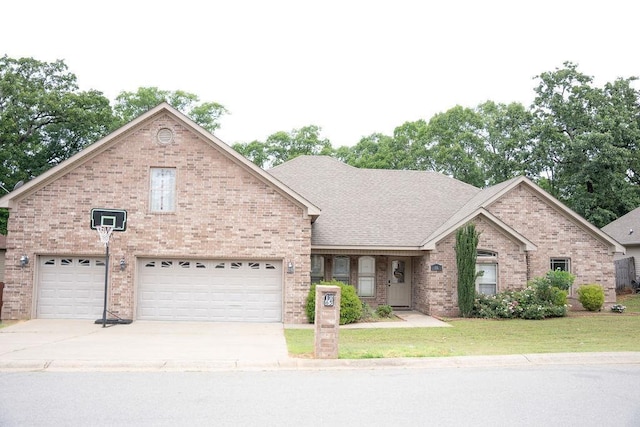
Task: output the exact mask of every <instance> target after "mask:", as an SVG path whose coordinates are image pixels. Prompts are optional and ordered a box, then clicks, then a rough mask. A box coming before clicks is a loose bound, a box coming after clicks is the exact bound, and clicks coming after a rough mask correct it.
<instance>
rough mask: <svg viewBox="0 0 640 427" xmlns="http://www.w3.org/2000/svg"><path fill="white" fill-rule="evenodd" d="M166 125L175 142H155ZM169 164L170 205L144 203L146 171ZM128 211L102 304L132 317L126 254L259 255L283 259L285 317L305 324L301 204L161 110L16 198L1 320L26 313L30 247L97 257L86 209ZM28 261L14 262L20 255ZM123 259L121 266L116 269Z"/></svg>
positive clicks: (131, 274) (305, 227)
mask: <svg viewBox="0 0 640 427" xmlns="http://www.w3.org/2000/svg"><path fill="white" fill-rule="evenodd" d="M163 127H169V128H170V129H172V130H173V131H174V134H175V142H174V143H173V144H170V145H160V144H158V143H156V142H155V135H156V132H157V130H158V129H160V128H163ZM152 167H175V168H176V187H177V197H176V211H175V212H173V213H160V214H159V213H151V212H150V211H149V180H150V178H149V170H150V168H152ZM94 207H106V208H118V209H127V211H128V224H127V231H126V232H124V233H114V235H113V237H112V242H111V245H110V249H111V254H112V265H113V270H112V272H111V286H112V290H111V295H110V307H111V309H112V311H114V312H115V313H117V314H118V315H120V316H123V317H133V318H135V312H134V311H135V267H134V266H135V265H136V263H135V257H142V256H144V257H155V256H163V257H171V256H176V257H193V258H198V257H200V258H245V259H252V258H262V259H273V260H282V261H283V263H284V264H285V265H286V262H287V261H288V260H291V261H293V262H294V264H295V273H294V274H284V276H283V281H284V289H283V294H284V305H283V316H284V319H283V320H284V321H285V322H291V323H296V322H304V321H305V314H304V306H303V305H304V300H305V297H306V295H307V292H308V289H309V282H310V279H309V271H310V251H311V248H310V242H311V223H310V219H309V218H308V217H306V216H305V215H304V212H303V209H302V208H301V207H300V206H298V205H296V204H295V203H293V202H292V201H291V200H290V199H288V198H286V197H284V196H283V195H282V194H280V193H279V192H278V191H276V190H275V189H274V188H272V187H270V186H269V185H268V184H266V183H265V182H263V181H262V180H261V179H259V178H258V177H256V176H255V175H253V174H251V173H249V172H248V171H247V170H246V169H245V168H243V167H241V166H240V165H238V164H237V163H236V162H235V161H234V160H231V159H230V158H228V157H227V156H225V155H224V154H222V153H221V152H219V151H218V150H216V149H215V148H213V147H212V146H211V145H209V144H208V143H207V142H205V141H203V140H202V139H200V138H199V137H198V136H197V135H196V134H193V133H192V132H190V131H189V129H187V128H185V127H183V126H181V124H180V123H179V122H177V121H175V120H173V118H172V117H171V116H169V115H161V116H159V117H155V118H153V119H150V120H149V121H147V122H145V123H142V124H141V125H140V126H139V127H138V128H136V129H135V130H133V131H132V132H130V133H128V134H127V135H125V136H122V137H120V139H119V140H118V141H117V142H116V143H115V144H113V145H110V146H109V148H108V149H107V150H106V151H104V152H102V153H100V154H99V155H97V156H95V157H94V158H92V159H89V160H88V161H85V162H84V164H82V165H80V166H79V167H77V168H76V169H74V170H72V171H71V172H69V173H67V174H66V175H64V176H62V177H61V178H60V179H57V180H56V181H54V182H51V183H49V184H47V185H46V186H44V187H42V188H40V189H39V190H37V191H36V192H35V193H33V194H30V195H28V196H27V197H26V198H24V199H23V200H21V201H20V202H19V203H18V204H17V206H16V208H15V209H13V210H12V211H11V216H10V219H9V235H8V242H7V246H8V247H7V260H8V263H7V269H6V277H5V279H6V280H5V281H6V283H7V289H6V290H5V305H4V309H3V311H2V315H3V318H6V319H25V318H30V317H32V316H33V315H34V313H32V305H33V294H34V285H33V284H34V281H35V280H36V271H35V266H36V265H37V262H36V256H37V255H39V254H40V255H44V254H46V255H102V254H104V246H103V245H101V244H100V243H99V240H98V236H97V233H96V232H95V231H93V230H90V229H89V213H90V210H91V208H94ZM22 254H27V255H29V257H30V258H31V259H32V262H31V263H30V265H29V266H28V267H27V268H19V267H17V264H18V262H17V259H19V257H20V255H22ZM121 257H124V258H125V260H126V262H127V263H128V265H129V266H131V267H130V268H127V269H126V270H125V271H124V272H121V271H120V270H119V268H118V266H117V264H118V263H117V261H118V260H119V259H120V258H121Z"/></svg>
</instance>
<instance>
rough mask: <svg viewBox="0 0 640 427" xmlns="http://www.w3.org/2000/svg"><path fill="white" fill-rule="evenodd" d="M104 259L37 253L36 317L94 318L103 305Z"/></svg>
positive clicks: (99, 314)
mask: <svg viewBox="0 0 640 427" xmlns="http://www.w3.org/2000/svg"><path fill="white" fill-rule="evenodd" d="M104 272H105V264H104V260H100V259H97V258H91V257H54V256H40V257H39V263H38V285H37V295H36V298H37V301H36V317H39V318H58V319H96V318H98V317H100V316H101V315H102V310H103V304H104Z"/></svg>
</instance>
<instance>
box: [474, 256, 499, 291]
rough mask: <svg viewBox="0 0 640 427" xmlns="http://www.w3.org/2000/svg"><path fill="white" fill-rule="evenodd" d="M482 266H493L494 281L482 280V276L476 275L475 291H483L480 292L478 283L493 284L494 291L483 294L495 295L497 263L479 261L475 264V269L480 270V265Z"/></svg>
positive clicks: (496, 289) (496, 288)
mask: <svg viewBox="0 0 640 427" xmlns="http://www.w3.org/2000/svg"><path fill="white" fill-rule="evenodd" d="M482 266H493V268H494V269H495V272H496V274H495V281H492V282H486V283H485V282H483V280H482V278H483V276H478V277H477V278H476V292H477V293H483V294H485V293H484V292H480V285H494V292H493V293H492V294H485V295H495V294H497V293H498V263H497V262H481V263H477V264H476V271H480V267H482Z"/></svg>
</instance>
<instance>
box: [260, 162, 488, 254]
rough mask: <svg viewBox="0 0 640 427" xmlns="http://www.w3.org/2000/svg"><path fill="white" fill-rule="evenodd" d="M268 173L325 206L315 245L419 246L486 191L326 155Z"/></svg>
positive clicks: (314, 236) (315, 231)
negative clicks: (352, 163) (356, 165)
mask: <svg viewBox="0 0 640 427" xmlns="http://www.w3.org/2000/svg"><path fill="white" fill-rule="evenodd" d="M268 172H269V173H270V174H272V175H273V176H274V177H275V178H277V179H278V180H280V181H281V182H282V183H284V184H285V185H287V186H288V187H290V188H291V189H292V190H294V191H295V192H297V193H299V194H301V195H303V196H304V197H305V198H306V199H307V200H309V201H310V202H311V203H313V204H314V205H316V206H318V207H319V208H320V209H321V214H320V217H319V218H318V219H317V220H316V222H315V223H314V225H313V233H312V242H311V243H312V245H314V246H358V247H398V248H400V247H404V248H417V247H419V246H420V244H421V243H422V242H423V241H424V240H425V239H426V238H427V237H429V236H430V235H431V234H432V233H433V232H434V231H436V230H437V229H438V228H439V227H440V226H441V225H443V224H444V223H445V222H447V220H448V219H450V218H451V217H452V216H454V215H455V214H456V212H458V211H459V210H460V209H461V208H462V207H463V206H465V205H466V204H467V203H468V202H469V201H470V200H471V199H472V198H473V197H474V196H475V195H477V194H478V193H480V192H481V190H480V189H479V188H476V187H473V186H471V185H469V184H465V183H463V182H461V181H458V180H455V179H453V178H450V177H447V176H445V175H442V174H439V173H436V172H425V171H406V170H385V169H358V168H354V167H352V166H349V165H346V164H344V163H342V162H340V161H338V160H336V159H334V158H331V157H326V156H301V157H297V158H295V159H293V160H290V161H288V162H286V163H284V164H282V165H280V166H277V167H275V168H273V169H270V170H269V171H268Z"/></svg>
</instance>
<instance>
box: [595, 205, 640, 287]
mask: <svg viewBox="0 0 640 427" xmlns="http://www.w3.org/2000/svg"><path fill="white" fill-rule="evenodd" d="M602 231H604V232H605V233H607V234H608V235H610V236H611V237H613V238H614V239H616V240H617V241H618V242H620V244H622V246H624V248H625V253H619V254H616V255H615V257H614V260H615V261H616V263H617V264H618V265H619V267H622V266H624V268H625V270H626V272H627V274H624V276H627V280H626V281H628V282H629V283H623V285H627V286H630V280H633V279H634V278H635V277H636V276H637V275H638V273H639V272H640V271H639V270H640V264H639V262H640V207H639V208H637V209H634V210H632V211H631V212H629V213H627V214H626V215H623V216H621V217H620V218H618V219H616V220H615V221H613V222H611V223H609V224H607V225H605V226H604V227H602ZM625 258H631V259H632V262H631V263H622V262H621V261H622V260H623V259H625ZM630 267H631V268H630ZM621 279H622V278H621ZM623 281H625V280H624V279H623Z"/></svg>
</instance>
